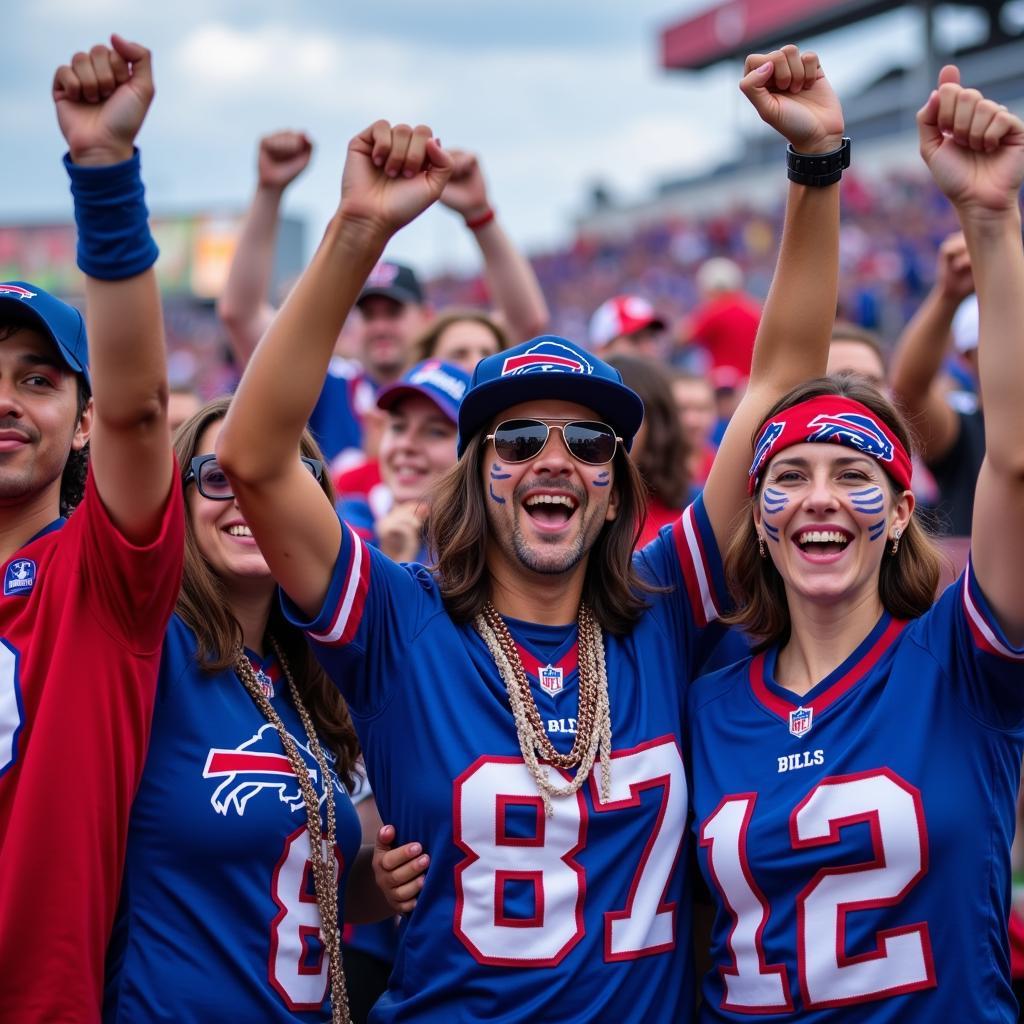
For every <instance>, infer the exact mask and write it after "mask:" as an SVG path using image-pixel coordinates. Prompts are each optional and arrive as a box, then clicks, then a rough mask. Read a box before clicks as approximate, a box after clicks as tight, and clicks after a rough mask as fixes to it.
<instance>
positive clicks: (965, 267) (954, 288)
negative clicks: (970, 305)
mask: <svg viewBox="0 0 1024 1024" xmlns="http://www.w3.org/2000/svg"><path fill="white" fill-rule="evenodd" d="M935 286H936V288H938V289H939V291H940V292H942V294H943V295H945V296H946V297H947V298H949V299H951V300H952V301H953V302H956V303H958V304H959V303H961V302H963V300H964V299H966V298H967V296H968V295H970V294H972V293H973V292H974V272H973V270H972V268H971V254H970V253H969V252H968V251H967V240H966V239H965V238H964V233H963V232H962V231H957V232H955V233H954V234H952V235H949V236H948V237H947V238H945V239H943V241H942V245H940V246H939V256H938V259H937V260H936V261H935Z"/></svg>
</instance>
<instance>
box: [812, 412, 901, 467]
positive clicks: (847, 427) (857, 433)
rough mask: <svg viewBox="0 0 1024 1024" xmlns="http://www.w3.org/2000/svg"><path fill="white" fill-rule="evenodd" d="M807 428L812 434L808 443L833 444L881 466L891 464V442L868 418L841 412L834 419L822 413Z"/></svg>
mask: <svg viewBox="0 0 1024 1024" xmlns="http://www.w3.org/2000/svg"><path fill="white" fill-rule="evenodd" d="M807 427H808V429H809V430H811V431H812V432H811V433H810V434H808V435H807V440H808V441H835V442H837V443H838V444H846V445H849V446H850V447H851V448H856V449H857V450H858V451H862V452H864V454H865V455H872V456H874V457H875V458H876V459H879V460H880V461H882V462H892V456H893V448H892V442H891V441H890V440H889V439H888V438H887V437H886V436H885V434H884V433H883V432H882V430H881V428H880V427H879V426H878V424H877V423H876V422H875V421H874V420H873V419H871V417H870V416H863V415H861V414H860V413H856V412H841V413H837V414H836V415H835V416H831V415H829V414H828V413H821V414H819V415H817V416H815V417H814V419H812V420H811V421H810V422H809V423H808V424H807ZM815 428H817V429H815Z"/></svg>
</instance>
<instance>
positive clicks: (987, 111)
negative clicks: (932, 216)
mask: <svg viewBox="0 0 1024 1024" xmlns="http://www.w3.org/2000/svg"><path fill="white" fill-rule="evenodd" d="M917 129H918V134H919V135H920V140H921V158H922V159H923V160H924V162H925V163H926V164H927V165H928V170H929V171H931V175H932V177H933V178H934V179H935V184H936V185H938V186H939V188H940V189H941V190H942V191H943V192H944V193H945V194H946V195H947V196H948V197H949V200H950V201H951V202H952V203H953V205H954V206H956V207H957V208H958V210H959V211H960V212H961V213H965V212H966V213H969V212H971V211H977V212H982V213H994V212H1005V211H1006V210H1008V209H1016V207H1017V204H1018V201H1019V200H1018V195H1019V193H1020V187H1021V181H1022V180H1024V122H1021V119H1020V118H1019V117H1017V116H1015V115H1014V114H1011V113H1010V112H1009V111H1008V110H1007V109H1006V107H1004V106H1001V105H1000V104H998V103H996V102H994V101H993V100H987V99H985V97H984V96H982V94H981V93H980V92H978V90H977V89H965V88H964V87H963V86H962V85H961V84H960V70H959V68H957V67H956V66H955V65H953V64H947V65H946V66H945V67H944V68H943V69H942V70H941V71H940V72H939V81H938V87H937V88H936V89H934V90H933V91H932V94H931V95H930V96H929V97H928V100H927V102H926V103H925V105H924V106H923V107H922V108H921V109H920V110H919V111H918V112H917Z"/></svg>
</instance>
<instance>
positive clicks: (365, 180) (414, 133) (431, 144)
mask: <svg viewBox="0 0 1024 1024" xmlns="http://www.w3.org/2000/svg"><path fill="white" fill-rule="evenodd" d="M451 173H452V158H451V156H450V155H449V154H448V153H447V152H446V151H445V150H443V149H442V148H441V144H440V143H439V142H438V141H437V140H436V139H435V138H434V135H433V132H432V131H431V130H430V129H429V128H428V127H427V126H426V125H422V124H421V125H419V126H418V127H416V128H410V127H409V126H408V125H407V124H399V125H395V126H394V127H392V126H391V125H390V124H389V123H388V122H387V121H376V122H374V123H373V124H372V125H370V127H369V128H367V129H365V130H364V131H362V132H360V133H359V134H358V135H357V136H356V137H355V138H354V139H353V140H352V141H351V142H350V143H349V145H348V156H347V158H346V160H345V171H344V173H343V174H342V178H341V207H340V211H339V212H340V215H341V217H342V218H343V219H344V220H346V221H348V222H350V223H353V224H361V225H362V226H364V227H366V228H367V229H369V230H371V231H373V232H375V233H378V234H382V235H384V236H386V237H390V236H391V235H393V234H394V233H395V232H396V231H398V230H399V228H402V227H404V226H405V225H406V224H408V223H409V222H410V221H411V220H414V219H415V218H416V217H418V216H419V215H420V214H421V213H422V212H423V211H424V210H425V209H426V208H427V207H428V206H430V205H431V204H432V203H434V202H436V200H437V198H438V197H439V196H440V195H441V192H442V191H443V190H444V187H445V185H446V184H447V182H448V178H449V177H450V175H451Z"/></svg>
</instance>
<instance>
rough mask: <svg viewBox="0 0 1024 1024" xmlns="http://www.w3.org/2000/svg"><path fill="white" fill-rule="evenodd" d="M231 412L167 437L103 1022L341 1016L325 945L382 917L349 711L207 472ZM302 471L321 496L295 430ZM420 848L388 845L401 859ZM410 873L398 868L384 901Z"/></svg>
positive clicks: (309, 449)
mask: <svg viewBox="0 0 1024 1024" xmlns="http://www.w3.org/2000/svg"><path fill="white" fill-rule="evenodd" d="M227 409H228V400H227V399H219V400H216V401H213V402H210V403H208V404H207V405H206V406H204V407H203V408H202V409H200V410H199V411H198V412H197V413H196V414H195V415H193V416H192V417H190V418H189V419H188V420H187V421H186V422H185V423H184V424H182V426H181V427H180V429H179V430H178V432H177V434H176V435H175V442H174V443H175V450H176V454H177V458H178V462H179V465H180V467H181V474H182V482H183V484H184V489H185V505H186V517H185V572H184V577H183V581H182V589H181V594H180V596H179V599H178V604H177V608H176V613H175V615H174V617H173V618H172V619H171V623H170V625H169V627H168V631H167V637H166V640H165V643H164V651H163V658H162V662H161V675H160V681H159V688H158V692H157V704H156V711H155V714H154V718H153V729H152V735H151V738H150V744H149V751H148V755H147V760H146V765H145V770H144V772H143V777H142V782H141V785H140V786H139V790H138V792H137V794H136V797H135V801H134V803H133V806H132V814H131V823H130V831H129V838H128V852H127V858H126V862H125V873H124V883H123V889H122V895H121V903H120V907H119V910H118V914H117V919H116V922H115V926H114V931H113V936H112V939H111V944H110V948H109V951H108V957H107V986H106V999H105V1006H104V1020H105V1021H107V1022H108V1024H114V1022H117V1024H120V1022H125V1024H128V1022H135V1021H158V1020H168V1021H184V1020H202V1021H206V1020H224V1021H228V1020H233V1021H260V1022H261V1024H262V1022H271V1021H281V1022H285V1021H288V1022H294V1021H296V1020H301V1021H330V1020H335V1021H339V1020H347V1019H348V1017H347V1009H346V1005H345V989H344V984H343V980H342V973H341V960H340V954H339V951H338V943H337V941H331V937H332V936H334V935H335V934H336V932H337V931H338V929H340V927H341V925H342V923H343V922H344V921H376V920H380V919H381V918H384V917H387V916H390V915H392V914H393V913H395V910H394V909H392V905H391V904H389V903H388V902H387V901H386V900H385V899H384V896H383V894H382V893H381V891H380V890H378V888H377V886H376V885H375V884H374V880H373V875H372V867H371V854H372V850H371V849H370V848H368V847H367V848H364V849H362V850H360V826H359V821H358V819H357V816H356V812H355V810H354V808H353V807H352V804H351V801H350V800H349V797H348V793H347V788H348V787H350V786H351V785H352V783H353V772H354V770H355V766H356V759H357V757H358V755H359V748H358V741H357V740H356V736H355V732H354V730H353V728H352V722H351V719H350V717H349V714H348V710H347V709H346V707H345V703H344V701H343V700H342V698H341V696H340V694H339V692H338V690H337V689H336V688H335V687H334V686H333V685H332V684H331V683H330V682H329V681H328V680H327V678H326V676H325V675H324V672H323V669H321V668H320V666H319V665H318V664H317V663H316V661H315V660H314V659H313V658H312V657H311V656H310V654H309V651H308V649H307V645H306V642H305V639H304V638H303V636H302V634H301V632H300V631H299V630H297V629H296V628H295V627H294V626H292V625H291V624H290V623H288V622H287V620H286V619H285V617H284V616H283V615H282V613H281V610H280V607H279V604H278V600H277V597H276V585H275V583H274V580H273V578H272V577H271V574H270V570H269V568H268V567H267V563H266V561H265V560H264V558H263V556H262V555H261V554H260V549H259V547H258V545H257V543H256V541H255V540H254V539H253V536H252V533H251V531H250V530H249V527H248V526H247V525H246V521H245V518H244V517H243V516H242V514H241V512H240V511H239V509H238V505H237V503H236V502H235V501H234V498H233V495H232V493H231V486H230V484H229V482H228V479H227V477H226V476H225V475H224V473H223V471H222V470H221V469H220V467H219V466H218V465H217V458H216V455H214V451H213V450H214V443H215V441H216V439H217V435H218V433H219V432H220V429H221V425H222V422H223V419H224V416H225V414H226V412H227ZM296 461H297V462H299V464H300V465H301V466H302V470H303V472H304V473H306V474H307V475H308V477H309V478H310V481H311V482H314V481H315V483H316V485H317V486H318V487H320V488H322V489H323V494H324V496H325V500H330V498H331V490H330V485H329V483H328V482H327V478H326V476H325V475H324V472H323V464H322V462H321V461H320V458H319V452H318V451H317V449H316V446H315V444H314V442H313V440H312V438H311V437H310V435H309V434H308V433H304V434H303V436H302V440H301V457H300V458H297V460H296ZM316 849H322V850H323V851H324V855H323V856H322V857H311V856H310V854H311V850H316ZM328 851H330V854H328ZM417 853H419V849H418V847H412V848H408V849H405V850H403V851H394V854H399V855H401V857H402V859H403V861H404V862H407V863H408V864H409V865H415V861H416V854H417ZM411 873H412V871H411V870H408V871H406V870H403V871H399V872H397V873H395V874H393V875H392V876H391V878H390V880H389V885H388V891H389V893H390V894H391V896H392V899H394V900H395V905H397V904H398V903H399V902H400V901H401V898H402V897H403V896H404V897H406V898H409V896H410V892H409V891H408V890H405V889H403V887H402V883H403V881H404V880H405V879H406V877H407V875H409V874H411ZM414 888H415V887H414ZM323 936H327V937H328V938H327V940H326V941H324V938H323Z"/></svg>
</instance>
